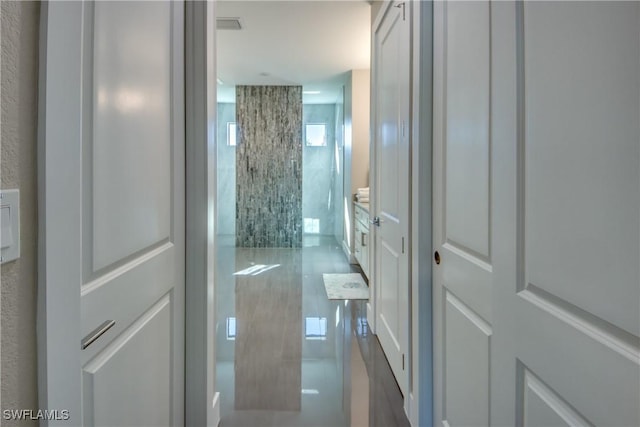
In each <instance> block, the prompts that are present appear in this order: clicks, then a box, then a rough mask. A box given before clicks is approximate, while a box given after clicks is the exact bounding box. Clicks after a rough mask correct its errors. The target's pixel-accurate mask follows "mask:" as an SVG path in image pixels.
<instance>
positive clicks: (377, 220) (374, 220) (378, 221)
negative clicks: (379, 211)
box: [370, 216, 382, 227]
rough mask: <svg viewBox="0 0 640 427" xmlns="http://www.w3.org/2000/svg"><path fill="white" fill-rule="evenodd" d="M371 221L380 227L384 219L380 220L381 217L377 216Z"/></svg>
mask: <svg viewBox="0 0 640 427" xmlns="http://www.w3.org/2000/svg"><path fill="white" fill-rule="evenodd" d="M370 222H371V224H373V225H375V226H376V227H380V223H381V222H382V221H380V218H379V217H377V216H376V217H374V218H373V219H372V220H371V221H370Z"/></svg>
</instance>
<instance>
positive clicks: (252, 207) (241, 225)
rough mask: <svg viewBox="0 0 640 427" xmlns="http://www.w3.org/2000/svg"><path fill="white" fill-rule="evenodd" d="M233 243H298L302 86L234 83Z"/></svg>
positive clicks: (260, 244) (299, 231)
mask: <svg viewBox="0 0 640 427" xmlns="http://www.w3.org/2000/svg"><path fill="white" fill-rule="evenodd" d="M236 126H237V137H238V145H237V147H236V245H237V246H239V247H301V246H302V86H237V87H236Z"/></svg>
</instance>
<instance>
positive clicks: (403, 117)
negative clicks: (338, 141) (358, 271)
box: [373, 2, 410, 396]
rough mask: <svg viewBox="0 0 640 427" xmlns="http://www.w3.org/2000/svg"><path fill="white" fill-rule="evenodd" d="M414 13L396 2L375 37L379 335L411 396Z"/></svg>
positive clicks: (406, 6) (398, 376)
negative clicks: (411, 56)
mask: <svg viewBox="0 0 640 427" xmlns="http://www.w3.org/2000/svg"><path fill="white" fill-rule="evenodd" d="M383 7H384V6H383ZM405 9H406V10H405ZM408 13H409V5H408V4H407V3H405V2H394V3H392V4H391V5H390V6H389V7H388V8H387V10H386V12H385V14H384V16H383V18H382V21H381V22H380V24H379V26H378V27H377V30H376V31H375V34H374V43H375V47H374V52H375V59H374V61H375V62H374V67H375V69H374V79H375V80H374V84H375V88H376V90H375V94H376V95H375V101H374V102H375V144H376V146H375V153H376V154H375V158H376V160H375V161H376V171H375V185H374V191H375V196H374V215H375V217H376V218H377V219H376V220H375V226H374V227H373V232H374V236H375V245H376V246H375V274H374V282H375V287H374V292H375V298H376V303H375V307H376V308H375V311H376V334H377V336H378V339H379V341H380V344H381V346H382V348H383V350H384V352H385V355H386V356H387V360H388V361H389V364H390V365H391V369H392V370H393V373H394V375H395V377H396V380H397V382H398V385H399V386H400V389H401V390H402V393H403V394H404V395H405V396H406V395H407V394H406V393H407V391H408V376H407V369H408V366H407V365H408V360H406V357H407V356H406V355H408V354H409V353H408V335H409V330H408V329H409V253H408V248H409V241H408V236H409V235H408V229H409V225H408V221H409V106H410V93H409V90H410V88H409V70H410V68H409V67H410V60H409V52H410V49H409V22H410V19H409V16H408Z"/></svg>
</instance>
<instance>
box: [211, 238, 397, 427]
mask: <svg viewBox="0 0 640 427" xmlns="http://www.w3.org/2000/svg"><path fill="white" fill-rule="evenodd" d="M221 237H222V236H221ZM218 241H219V247H218V250H217V256H216V260H217V269H216V270H217V272H218V275H217V277H216V300H217V302H218V303H217V304H218V306H217V312H216V316H217V327H216V330H217V338H216V349H217V354H216V376H217V378H216V388H217V390H218V391H219V392H220V397H221V420H222V421H221V426H224V427H228V426H324V427H334V426H369V425H370V426H378V425H379V426H407V425H409V423H408V421H407V419H406V416H405V415H404V412H403V408H402V404H403V401H402V395H401V394H400V391H399V389H398V386H397V384H396V383H395V380H394V378H393V375H392V373H391V371H390V368H389V366H388V363H387V361H386V359H385V357H384V354H383V353H382V350H381V348H380V345H379V344H378V342H377V339H376V338H375V336H373V335H372V334H371V332H370V330H369V328H368V326H367V323H366V313H365V306H364V303H363V302H358V301H350V302H346V301H330V300H328V299H327V296H326V292H325V289H324V285H323V281H322V274H323V273H348V272H351V271H353V268H352V267H351V266H350V265H349V264H348V262H347V261H346V259H345V256H344V253H343V252H342V250H341V248H340V247H339V246H338V245H337V244H336V242H335V239H333V238H331V237H319V236H318V237H305V240H304V244H303V248H301V249H283V248H270V249H265V248H235V247H234V246H233V239H225V238H224V237H222V238H219V239H218Z"/></svg>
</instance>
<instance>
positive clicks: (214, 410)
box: [209, 392, 220, 427]
mask: <svg viewBox="0 0 640 427" xmlns="http://www.w3.org/2000/svg"><path fill="white" fill-rule="evenodd" d="M211 403H212V406H211V420H209V425H210V426H211V427H218V426H219V425H220V393H219V392H216V394H214V395H213V402H211Z"/></svg>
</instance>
